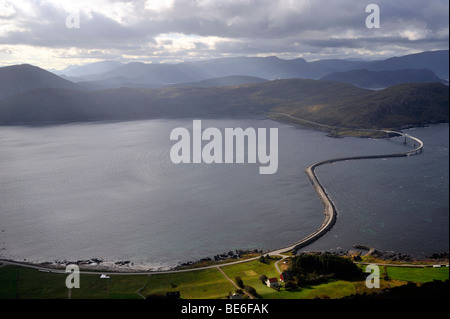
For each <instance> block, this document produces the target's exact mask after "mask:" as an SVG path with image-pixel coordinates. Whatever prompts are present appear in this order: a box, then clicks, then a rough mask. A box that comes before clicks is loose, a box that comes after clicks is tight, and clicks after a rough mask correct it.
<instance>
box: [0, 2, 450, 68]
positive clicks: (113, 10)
mask: <svg viewBox="0 0 450 319" xmlns="http://www.w3.org/2000/svg"><path fill="white" fill-rule="evenodd" d="M370 4H376V5H377V6H378V8H379V17H380V20H379V21H380V25H379V28H368V27H367V26H366V19H367V17H368V16H369V15H370V14H372V12H366V7H367V6H368V5H370ZM448 11H449V1H448V0H367V1H365V0H139V1H125V0H123V1H115V0H80V1H74V0H49V1H45V0H42V1H32V0H28V1H25V0H24V1H17V0H0V65H3V66H5V65H14V64H21V63H29V64H33V65H37V66H40V67H42V68H46V69H63V68H65V67H67V66H69V65H83V64H87V63H92V62H97V61H102V60H118V61H122V62H137V61H139V62H146V63H178V62H182V61H189V60H204V59H211V58H219V57H233V56H278V57H279V58H283V59H293V58H299V57H301V58H304V59H306V60H307V61H313V60H318V59H333V58H339V59H381V58H388V57H392V56H401V55H406V54H411V53H417V52H423V51H431V50H443V49H446V50H448V48H449V14H448ZM373 21H375V20H373Z"/></svg>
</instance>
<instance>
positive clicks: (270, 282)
mask: <svg viewBox="0 0 450 319" xmlns="http://www.w3.org/2000/svg"><path fill="white" fill-rule="evenodd" d="M266 285H267V287H269V288H276V287H278V286H279V284H278V279H277V278H269V279H267V280H266Z"/></svg>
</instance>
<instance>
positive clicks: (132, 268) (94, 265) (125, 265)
mask: <svg viewBox="0 0 450 319" xmlns="http://www.w3.org/2000/svg"><path fill="white" fill-rule="evenodd" d="M279 114H280V115H281V113H279ZM289 117H292V116H289ZM377 131H378V132H382V133H383V134H386V135H387V137H390V136H392V134H394V135H399V136H402V137H404V138H405V141H406V139H407V138H409V139H411V140H413V141H414V145H415V143H418V147H416V148H414V149H412V150H409V151H406V152H401V153H394V154H384V155H367V156H353V157H343V158H335V159H328V160H324V161H320V162H317V163H314V164H312V165H310V166H309V167H308V168H306V170H305V172H306V174H307V176H308V178H309V179H310V181H311V184H312V185H313V187H314V189H315V191H316V193H317V195H318V197H319V199H320V200H321V202H322V204H323V206H324V210H323V213H324V220H323V222H322V224H321V225H320V227H319V228H318V229H317V230H316V231H315V232H313V233H312V234H310V235H308V236H306V237H304V238H303V239H301V240H300V241H298V242H296V243H294V244H292V245H289V246H286V247H283V248H279V249H276V250H271V251H267V252H264V254H268V255H272V256H279V255H281V254H284V253H286V252H289V251H293V253H294V254H296V253H297V252H298V251H299V250H300V249H302V248H304V247H306V246H308V245H309V244H311V243H313V242H314V241H316V240H318V239H319V238H320V237H322V236H323V235H325V234H326V233H327V232H328V231H329V230H331V229H332V227H333V226H334V224H335V223H336V220H337V211H336V207H335V204H334V203H333V201H332V200H331V198H330V197H329V195H328V194H327V192H326V190H325V188H324V187H323V186H322V184H321V183H320V181H319V179H318V177H317V175H316V173H315V169H316V168H317V167H320V166H322V165H326V164H332V163H336V162H341V161H350V160H363V159H377V158H393V157H407V156H411V155H415V154H420V153H421V152H422V151H423V147H424V144H423V142H422V141H421V140H420V139H418V138H416V137H413V136H411V135H408V134H405V133H402V132H397V131H388V130H377ZM415 146H416V145H415ZM256 258H258V257H255V258H248V259H244V260H239V259H237V260H236V261H234V262H230V263H223V264H220V266H226V265H228V264H231V263H237V262H246V261H250V260H253V259H256ZM205 259H208V258H205ZM99 261H100V262H99ZM1 262H4V263H10V264H20V265H23V266H28V267H32V268H35V267H37V268H40V269H42V268H47V269H50V270H59V269H60V268H58V267H61V266H62V265H63V264H64V262H67V261H64V262H59V261H58V262H55V263H52V262H40V263H33V262H20V261H15V260H3V259H0V263H1ZM78 262H82V263H81V266H82V267H83V268H84V269H87V270H92V271H98V272H101V271H109V272H117V273H136V274H138V273H144V272H152V273H167V272H176V271H179V270H177V269H178V268H179V267H181V266H182V265H183V264H181V263H179V265H178V266H175V267H158V268H157V270H150V269H151V268H148V266H145V265H134V263H132V262H129V261H125V262H122V261H120V262H113V261H112V262H109V261H102V260H100V259H95V258H93V259H91V260H88V261H78ZM84 262H86V263H84ZM197 262H198V261H197ZM188 263H191V262H188ZM192 263H196V262H192ZM185 264H187V263H185ZM211 267H217V265H216V266H208V267H199V268H192V269H190V271H193V270H201V269H207V268H211Z"/></svg>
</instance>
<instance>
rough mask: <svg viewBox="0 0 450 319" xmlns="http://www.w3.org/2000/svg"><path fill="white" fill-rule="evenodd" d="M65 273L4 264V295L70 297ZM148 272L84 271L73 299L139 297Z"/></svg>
mask: <svg viewBox="0 0 450 319" xmlns="http://www.w3.org/2000/svg"><path fill="white" fill-rule="evenodd" d="M66 277H67V276H66V275H65V274H54V273H47V272H40V271H38V270H34V269H28V268H24V267H16V266H4V267H1V268H0V299H15V298H18V299H66V298H67V297H68V289H67V287H66V285H65V282H66ZM146 282H147V276H111V278H110V279H100V274H99V275H83V274H82V275H80V288H79V289H72V299H118V298H119V299H138V298H141V297H140V296H139V295H138V294H137V291H138V290H139V289H140V288H142V287H144V285H145V284H146Z"/></svg>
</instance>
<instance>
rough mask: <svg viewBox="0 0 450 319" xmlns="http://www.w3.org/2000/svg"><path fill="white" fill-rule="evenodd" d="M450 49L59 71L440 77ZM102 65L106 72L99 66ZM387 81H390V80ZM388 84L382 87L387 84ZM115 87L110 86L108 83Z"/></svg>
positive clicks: (107, 76)
mask: <svg viewBox="0 0 450 319" xmlns="http://www.w3.org/2000/svg"><path fill="white" fill-rule="evenodd" d="M448 61H449V51H448V50H441V51H430V52H422V53H417V54H411V55H406V56H402V57H394V58H389V59H385V60H379V61H349V60H338V59H334V60H319V61H313V62H307V61H306V60H304V59H302V58H298V59H293V60H283V59H279V58H277V57H274V56H272V57H234V58H220V59H212V60H204V61H194V62H184V63H178V64H165V63H164V64H152V63H140V62H132V63H128V64H122V63H120V62H115V61H104V62H98V63H93V64H90V65H86V66H83V67H79V68H75V69H72V70H71V71H69V72H66V73H64V72H61V73H58V74H59V75H61V76H63V77H65V78H66V79H69V80H71V81H74V82H93V81H95V83H96V84H97V85H102V86H103V87H108V83H111V82H112V83H114V84H115V85H117V83H125V84H128V85H127V86H130V87H133V84H134V86H136V84H139V85H140V86H141V87H142V86H143V84H147V87H148V85H149V84H151V85H154V86H155V85H160V86H161V85H174V84H177V83H186V82H188V83H189V82H199V81H203V80H207V79H211V78H220V77H227V76H237V75H240V76H251V77H258V78H263V79H267V80H275V79H289V78H302V79H316V80H317V79H320V78H323V77H325V76H327V75H329V74H331V73H336V72H346V71H352V70H368V71H398V73H401V70H411V69H413V70H422V69H427V70H430V71H431V72H433V73H434V74H435V75H436V77H439V78H441V79H448V73H449V63H448ZM101 70H103V71H104V72H101ZM387 84H388V83H387ZM387 86H388V85H385V86H383V87H387ZM109 88H112V87H109Z"/></svg>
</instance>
